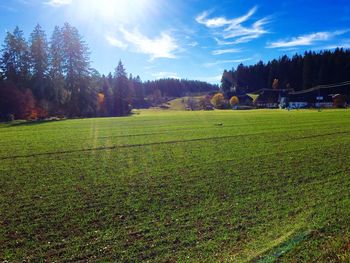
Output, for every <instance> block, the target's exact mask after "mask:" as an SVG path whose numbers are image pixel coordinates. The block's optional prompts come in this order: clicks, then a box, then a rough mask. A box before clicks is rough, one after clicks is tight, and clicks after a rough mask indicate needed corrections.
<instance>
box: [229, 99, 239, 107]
mask: <svg viewBox="0 0 350 263" xmlns="http://www.w3.org/2000/svg"><path fill="white" fill-rule="evenodd" d="M238 104H239V99H238V97H237V96H232V98H231V99H230V105H231V107H232V108H235V107H236V106H237V105H238Z"/></svg>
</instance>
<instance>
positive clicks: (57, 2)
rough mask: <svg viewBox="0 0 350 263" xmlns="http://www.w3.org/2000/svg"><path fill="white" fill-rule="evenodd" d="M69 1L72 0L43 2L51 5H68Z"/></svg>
mask: <svg viewBox="0 0 350 263" xmlns="http://www.w3.org/2000/svg"><path fill="white" fill-rule="evenodd" d="M71 3H72V0H49V1H46V2H45V4H47V5H51V6H53V7H60V6H65V5H70V4H71Z"/></svg>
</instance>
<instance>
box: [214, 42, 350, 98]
mask: <svg viewBox="0 0 350 263" xmlns="http://www.w3.org/2000/svg"><path fill="white" fill-rule="evenodd" d="M348 80H350V50H344V49H342V48H337V49H335V50H334V51H330V50H326V51H320V52H312V51H308V52H305V53H304V54H303V55H299V54H296V55H294V56H293V57H291V58H290V57H288V56H286V55H285V56H282V57H280V58H279V59H273V60H271V61H268V62H267V63H266V64H265V63H264V62H262V61H260V62H258V63H257V64H255V65H251V66H244V65H243V64H240V65H238V67H237V68H236V69H232V70H229V71H227V70H225V71H224V74H223V78H222V81H221V83H222V85H221V87H222V90H223V92H224V93H225V94H226V96H227V97H230V96H232V95H234V94H238V95H241V94H245V93H250V92H254V91H257V90H260V89H263V88H279V89H294V90H296V91H299V90H305V89H308V88H311V87H314V86H317V85H323V84H331V83H338V82H343V81H348Z"/></svg>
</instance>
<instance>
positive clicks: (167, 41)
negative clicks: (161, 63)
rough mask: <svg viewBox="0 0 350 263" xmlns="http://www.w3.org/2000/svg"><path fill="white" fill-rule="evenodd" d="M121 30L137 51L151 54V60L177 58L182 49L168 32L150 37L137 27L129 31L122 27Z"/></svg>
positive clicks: (125, 39)
mask: <svg viewBox="0 0 350 263" xmlns="http://www.w3.org/2000/svg"><path fill="white" fill-rule="evenodd" d="M120 32H121V34H122V36H123V40H124V41H126V42H128V43H129V44H130V45H131V46H133V47H134V48H135V51H136V52H138V53H143V54H146V55H149V56H150V59H151V60H153V59H156V58H176V52H178V51H179V50H180V47H179V45H178V44H177V41H176V40H175V39H174V38H173V37H172V36H171V35H170V34H168V33H166V32H161V34H160V36H158V37H156V38H149V37H147V36H145V35H144V34H142V33H141V32H139V31H138V30H137V29H134V30H132V31H129V30H126V29H124V28H123V27H121V28H120Z"/></svg>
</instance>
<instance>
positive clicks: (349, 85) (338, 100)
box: [288, 81, 350, 108]
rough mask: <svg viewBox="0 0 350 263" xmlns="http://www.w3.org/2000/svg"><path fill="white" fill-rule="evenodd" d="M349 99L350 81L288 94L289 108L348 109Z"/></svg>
mask: <svg viewBox="0 0 350 263" xmlns="http://www.w3.org/2000/svg"><path fill="white" fill-rule="evenodd" d="M349 98H350V81H348V82H343V83H338V84H332V85H320V86H316V87H313V88H311V89H307V90H302V91H296V92H290V93H289V94H288V100H289V106H290V107H291V108H310V107H316V108H332V107H346V106H347V104H348V102H349Z"/></svg>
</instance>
